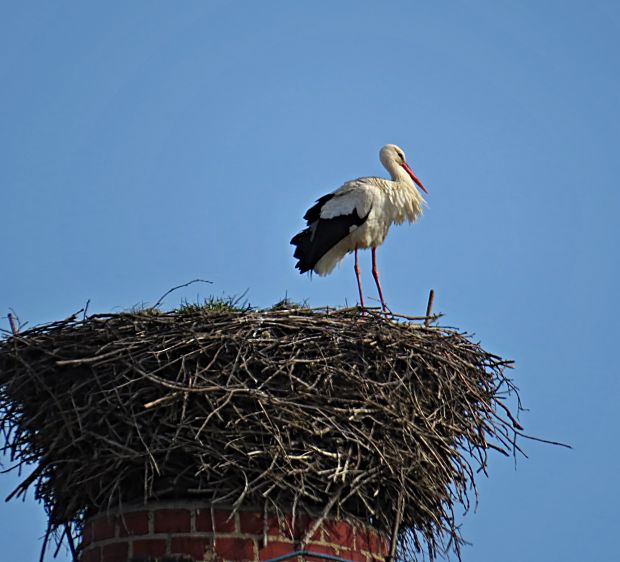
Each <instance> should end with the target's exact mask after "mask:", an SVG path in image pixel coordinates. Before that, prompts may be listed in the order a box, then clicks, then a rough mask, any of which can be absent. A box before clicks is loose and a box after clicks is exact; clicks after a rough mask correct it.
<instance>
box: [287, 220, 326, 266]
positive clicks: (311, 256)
mask: <svg viewBox="0 0 620 562" xmlns="http://www.w3.org/2000/svg"><path fill="white" fill-rule="evenodd" d="M291 244H293V245H294V246H295V253H294V254H293V257H295V258H297V260H298V261H297V264H296V265H295V267H296V268H297V269H299V273H306V272H307V271H311V270H312V269H313V268H314V266H315V265H316V262H317V261H319V259H320V257H321V256H318V257H317V256H315V253H316V252H315V247H314V244H313V242H312V228H311V227H308V228H306V229H304V230H302V231H301V232H300V233H298V234H296V235H295V236H293V238H292V239H291Z"/></svg>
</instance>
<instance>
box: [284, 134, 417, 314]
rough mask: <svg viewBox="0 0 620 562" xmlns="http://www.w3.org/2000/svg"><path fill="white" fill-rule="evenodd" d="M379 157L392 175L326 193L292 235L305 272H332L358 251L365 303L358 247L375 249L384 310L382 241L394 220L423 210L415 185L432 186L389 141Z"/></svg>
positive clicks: (374, 270)
mask: <svg viewBox="0 0 620 562" xmlns="http://www.w3.org/2000/svg"><path fill="white" fill-rule="evenodd" d="M379 157H380V158H381V163H382V164H383V165H384V166H385V168H386V170H387V171H388V172H389V173H390V176H391V177H392V179H391V180H387V179H384V178H375V177H368V178H358V179H356V180H351V181H348V182H346V183H345V184H344V185H343V186H342V187H339V188H338V189H336V190H335V191H333V192H332V193H328V194H327V195H323V197H321V198H319V199H318V200H317V202H316V204H315V205H314V206H312V207H310V209H308V211H307V212H306V214H305V215H304V219H305V220H306V221H307V228H305V229H304V230H302V231H301V232H299V233H298V234H296V235H295V236H293V239H292V240H291V244H293V245H294V246H296V248H295V254H294V256H295V257H296V258H297V259H298V262H297V265H296V266H295V267H296V268H297V269H299V272H300V273H305V272H306V271H311V272H312V271H314V272H315V273H318V274H319V275H327V274H328V273H329V272H331V271H332V269H334V267H335V266H336V264H337V263H338V262H339V261H340V260H341V259H342V258H343V257H344V256H345V255H346V254H348V253H349V252H355V276H356V278H357V288H358V290H359V296H360V305H361V306H362V307H363V306H364V296H363V294H362V282H361V279H360V269H359V265H358V261H357V251H358V250H359V249H362V248H371V249H372V275H373V277H374V279H375V283H376V284H377V289H378V291H379V298H380V299H381V307H382V308H383V311H384V312H385V311H387V306H386V304H385V300H384V299H383V291H382V290H381V283H380V282H379V272H378V271H377V257H376V251H377V246H379V245H381V244H382V243H383V241H384V240H385V237H386V236H387V233H388V230H389V228H390V226H391V225H392V224H393V223H395V224H401V223H403V222H404V221H409V222H413V221H415V220H416V219H417V218H418V217H419V216H420V214H421V213H422V205H423V204H424V199H423V198H422V195H421V194H420V192H419V191H418V190H417V188H416V186H415V184H417V185H418V186H419V187H420V189H421V190H422V191H424V193H428V191H426V189H425V188H424V186H423V185H422V182H421V181H420V180H419V179H418V177H417V176H416V175H415V174H414V172H413V170H412V169H411V168H410V167H409V165H408V164H407V162H406V160H405V153H404V152H403V151H402V149H400V148H399V147H398V146H396V145H395V144H386V145H385V146H384V147H383V148H382V149H381V152H380V153H379ZM414 182H415V183H414Z"/></svg>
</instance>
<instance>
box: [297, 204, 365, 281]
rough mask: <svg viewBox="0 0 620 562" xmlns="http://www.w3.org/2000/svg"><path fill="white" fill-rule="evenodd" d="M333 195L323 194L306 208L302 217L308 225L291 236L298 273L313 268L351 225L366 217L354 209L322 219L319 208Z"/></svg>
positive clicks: (347, 231)
mask: <svg viewBox="0 0 620 562" xmlns="http://www.w3.org/2000/svg"><path fill="white" fill-rule="evenodd" d="M333 196H334V194H333V193H330V194H328V195H324V196H323V197H321V198H320V199H319V200H318V201H317V202H316V204H315V205H314V206H312V207H310V209H308V211H307V212H306V214H305V215H304V219H306V221H308V227H307V228H305V229H304V230H302V231H301V232H299V233H298V234H296V235H295V236H293V239H292V240H291V244H293V245H295V246H296V248H295V253H294V254H293V255H294V257H296V258H297V259H298V262H297V265H295V267H296V268H297V269H299V272H300V273H305V272H306V271H310V270H311V269H313V268H314V266H315V265H316V264H317V262H318V261H319V260H320V259H321V258H322V257H323V256H324V255H325V254H326V253H327V252H329V250H331V249H332V248H333V247H334V246H335V245H336V244H338V242H340V241H341V240H342V239H343V238H345V237H346V236H348V235H349V234H350V233H351V227H352V226H360V225H362V224H364V222H365V221H366V219H367V218H368V214H367V215H366V216H365V217H360V216H359V214H358V213H357V209H354V210H353V212H352V213H350V214H348V215H340V216H338V217H334V218H331V219H322V218H321V209H322V207H323V205H324V204H325V203H327V201H329V200H330V199H331V198H332V197H333Z"/></svg>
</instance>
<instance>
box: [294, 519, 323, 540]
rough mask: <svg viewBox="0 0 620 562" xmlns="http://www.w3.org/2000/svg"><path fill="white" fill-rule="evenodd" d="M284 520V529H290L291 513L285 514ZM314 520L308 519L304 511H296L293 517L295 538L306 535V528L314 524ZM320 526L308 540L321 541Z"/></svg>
mask: <svg viewBox="0 0 620 562" xmlns="http://www.w3.org/2000/svg"><path fill="white" fill-rule="evenodd" d="M285 521H286V530H287V531H288V530H289V529H292V527H293V517H292V516H291V515H286V516H285ZM314 523H315V520H314V519H310V517H308V516H307V515H306V514H305V513H298V514H297V515H296V517H295V529H294V531H293V537H294V538H296V539H301V538H302V537H304V536H305V535H306V533H307V532H308V530H309V529H310V527H311V526H312V525H314ZM322 532H323V531H322V528H321V526H319V527H318V528H317V530H316V531H315V532H314V533H313V535H312V536H311V537H310V539H309V540H310V541H321V540H323V539H322Z"/></svg>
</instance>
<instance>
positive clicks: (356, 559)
mask: <svg viewBox="0 0 620 562" xmlns="http://www.w3.org/2000/svg"><path fill="white" fill-rule="evenodd" d="M340 556H341V557H342V558H346V559H347V560H351V562H368V557H367V556H366V555H365V554H362V553H361V552H358V551H357V550H354V551H353V552H347V553H346V554H344V553H340Z"/></svg>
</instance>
